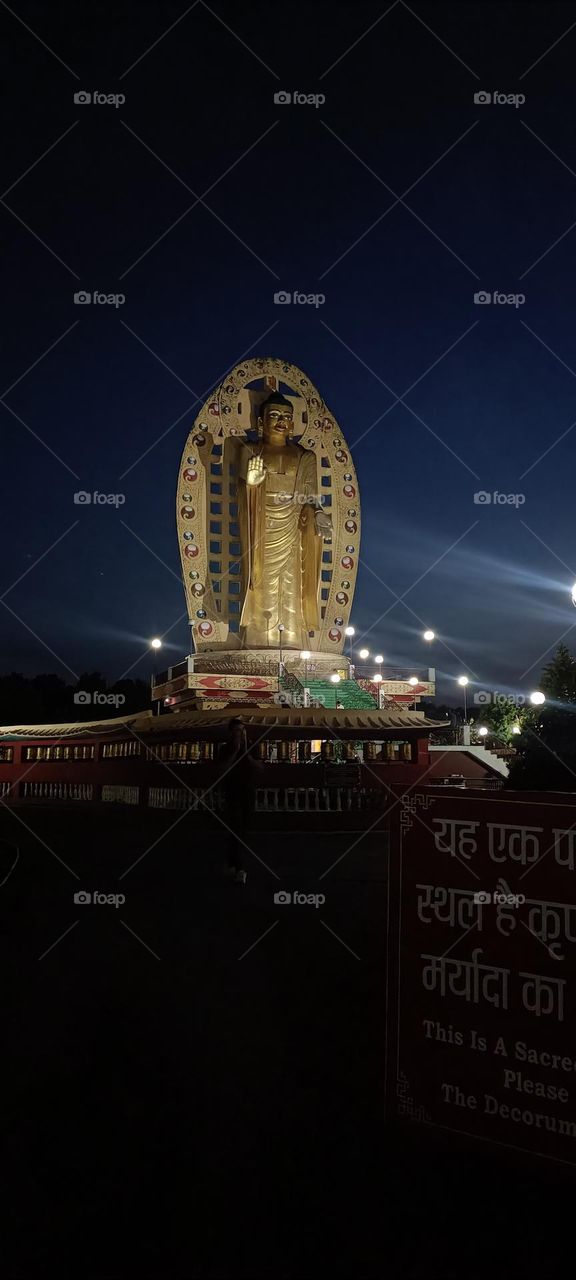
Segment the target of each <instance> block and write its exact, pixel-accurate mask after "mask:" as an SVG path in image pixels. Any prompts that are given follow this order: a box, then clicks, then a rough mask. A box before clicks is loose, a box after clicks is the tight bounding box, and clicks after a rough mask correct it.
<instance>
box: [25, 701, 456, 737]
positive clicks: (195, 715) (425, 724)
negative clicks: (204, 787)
mask: <svg viewBox="0 0 576 1280" xmlns="http://www.w3.org/2000/svg"><path fill="white" fill-rule="evenodd" d="M234 715H237V716H238V717H239V719H241V720H242V722H243V724H244V725H245V726H246V728H247V729H249V728H254V729H261V730H266V729H283V730H291V729H300V730H302V731H303V733H304V735H305V736H306V737H313V736H321V735H322V733H323V732H327V733H329V734H333V735H335V736H336V737H338V736H339V735H344V736H345V737H352V736H354V735H362V734H366V735H367V736H368V737H371V738H377V737H378V734H379V733H387V734H390V732H391V731H393V730H399V731H403V732H405V731H406V730H412V731H414V730H420V732H422V730H425V731H432V730H433V729H445V728H446V727H447V725H448V723H449V722H448V721H438V720H429V719H428V717H427V716H426V715H424V713H423V712H418V711H404V710H402V709H400V708H398V707H394V708H391V707H385V708H383V709H382V710H378V709H377V708H376V707H374V708H373V709H371V708H370V709H369V708H363V709H362V710H360V711H352V710H342V711H336V710H332V709H331V708H325V707H304V708H295V707H279V706H274V707H270V708H267V707H254V708H253V707H238V708H234V707H230V706H227V707H225V708H223V709H222V710H218V711H186V712H179V713H172V714H170V715H163V716H155V715H153V714H152V712H151V711H140V712H138V713H137V714H136V715H133V716H121V717H118V716H116V717H115V718H114V719H112V720H81V721H76V722H73V723H71V724H24V725H6V726H3V727H0V741H1V740H2V739H4V740H6V739H10V738H11V739H21V738H24V739H29V738H89V737H106V738H108V737H111V736H114V737H116V736H118V735H119V734H127V733H131V734H133V735H139V734H143V735H144V736H145V737H147V738H148V737H150V735H153V736H154V737H159V736H162V737H174V736H175V735H178V736H179V735H180V734H182V733H187V732H191V733H193V734H194V735H197V734H198V733H199V731H201V730H202V729H205V730H207V731H210V736H212V733H213V732H216V733H218V732H219V731H220V732H221V731H222V730H223V729H226V726H227V725H228V723H229V721H230V719H231V718H232V716H234Z"/></svg>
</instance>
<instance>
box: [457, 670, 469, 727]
mask: <svg viewBox="0 0 576 1280" xmlns="http://www.w3.org/2000/svg"><path fill="white" fill-rule="evenodd" d="M458 684H459V685H461V686H462V688H463V690H464V724H466V721H467V709H466V689H467V687H468V685H469V684H470V681H469V679H468V676H458Z"/></svg>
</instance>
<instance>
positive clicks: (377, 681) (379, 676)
mask: <svg viewBox="0 0 576 1280" xmlns="http://www.w3.org/2000/svg"><path fill="white" fill-rule="evenodd" d="M377 661H378V659H377V658H376V662H377ZM372 680H373V683H374V684H377V685H378V710H379V711H381V710H382V674H381V672H380V671H375V673H374V675H373V677H372Z"/></svg>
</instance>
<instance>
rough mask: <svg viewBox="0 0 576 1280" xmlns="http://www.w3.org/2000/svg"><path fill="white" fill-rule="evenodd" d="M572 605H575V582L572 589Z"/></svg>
mask: <svg viewBox="0 0 576 1280" xmlns="http://www.w3.org/2000/svg"><path fill="white" fill-rule="evenodd" d="M572 604H574V605H576V582H575V583H574V586H573V587H572Z"/></svg>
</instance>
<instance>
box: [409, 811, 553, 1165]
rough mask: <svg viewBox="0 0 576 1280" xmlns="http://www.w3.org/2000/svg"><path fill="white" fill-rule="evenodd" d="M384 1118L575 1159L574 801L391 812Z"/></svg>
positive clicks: (531, 1152) (499, 1144)
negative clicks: (392, 824) (416, 1123)
mask: <svg viewBox="0 0 576 1280" xmlns="http://www.w3.org/2000/svg"><path fill="white" fill-rule="evenodd" d="M394 818H395V822H394V830H393V832H392V849H391V901H392V903H393V904H395V906H394V908H393V910H392V915H391V918H392V920H393V924H392V927H391V931H390V935H389V944H390V946H389V952H390V973H389V979H390V980H391V987H390V992H391V994H389V1041H388V1043H389V1052H388V1060H387V1074H388V1081H387V1093H388V1106H389V1114H390V1115H391V1117H392V1116H395V1117H396V1118H399V1119H401V1120H410V1121H415V1122H418V1123H420V1124H422V1125H424V1126H429V1127H430V1129H436V1130H443V1131H444V1132H446V1131H451V1132H453V1133H457V1134H459V1135H461V1136H462V1137H464V1138H466V1139H467V1140H474V1139H477V1140H481V1141H482V1142H483V1144H486V1143H489V1144H496V1145H497V1146H498V1147H500V1148H501V1147H508V1148H510V1149H513V1150H515V1151H521V1152H523V1153H526V1154H531V1155H534V1156H539V1157H545V1158H546V1157H547V1158H549V1159H552V1160H554V1161H560V1162H563V1163H568V1164H576V1018H575V1007H576V796H575V797H574V798H572V797H571V796H569V795H566V794H562V793H556V794H554V793H551V794H550V795H548V796H543V795H542V794H539V795H531V794H528V793H526V794H522V793H520V792H509V793H499V794H498V795H497V796H496V795H492V794H486V793H485V792H484V793H482V792H479V791H476V792H469V791H468V792H465V793H462V792H461V793H457V792H455V791H452V792H444V791H443V792H441V793H440V792H438V791H436V790H435V791H432V790H431V789H429V788H421V789H414V790H412V791H411V792H409V793H408V794H406V795H405V796H403V797H402V800H401V803H400V805H399V806H398V808H397V809H396V811H395V814H394Z"/></svg>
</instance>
